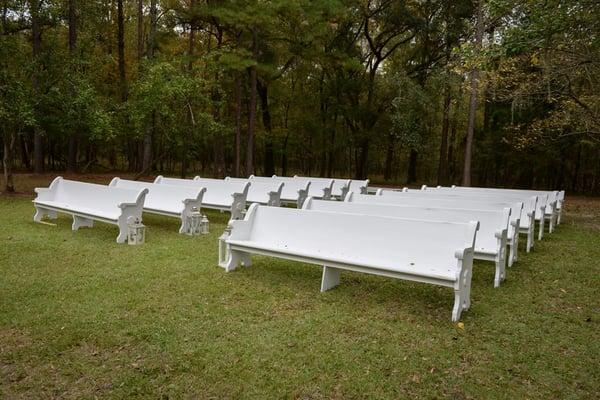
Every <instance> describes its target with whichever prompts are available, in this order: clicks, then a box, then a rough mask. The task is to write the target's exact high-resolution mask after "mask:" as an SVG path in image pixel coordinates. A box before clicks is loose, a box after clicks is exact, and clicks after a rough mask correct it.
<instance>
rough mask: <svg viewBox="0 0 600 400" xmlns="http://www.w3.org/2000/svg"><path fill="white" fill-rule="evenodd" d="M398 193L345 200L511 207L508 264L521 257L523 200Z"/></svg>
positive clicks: (431, 205)
mask: <svg viewBox="0 0 600 400" xmlns="http://www.w3.org/2000/svg"><path fill="white" fill-rule="evenodd" d="M401 195H402V193H398V194H397V195H390V194H388V195H385V196H384V195H369V194H356V193H352V192H351V193H348V194H347V195H346V198H345V201H348V202H356V203H371V204H392V205H394V204H395V205H398V204H400V205H405V206H419V207H433V208H467V209H472V210H503V209H504V208H506V207H508V208H510V224H509V228H508V246H509V249H510V251H509V255H508V265H509V266H512V265H513V264H514V263H515V262H516V261H517V260H518V257H519V252H518V249H519V229H518V227H519V225H520V222H521V215H522V212H523V202H518V201H500V200H498V201H489V200H469V199H464V198H458V199H457V198H444V199H443V198H433V197H431V198H427V197H420V198H411V197H410V196H401Z"/></svg>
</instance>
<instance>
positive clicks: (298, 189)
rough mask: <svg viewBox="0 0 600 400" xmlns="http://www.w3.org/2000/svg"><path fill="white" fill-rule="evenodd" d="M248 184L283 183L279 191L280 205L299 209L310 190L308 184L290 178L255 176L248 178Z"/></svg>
mask: <svg viewBox="0 0 600 400" xmlns="http://www.w3.org/2000/svg"><path fill="white" fill-rule="evenodd" d="M248 180H249V181H250V182H252V181H254V182H266V183H271V184H273V183H274V182H276V183H283V189H282V190H281V203H282V204H294V205H295V206H296V208H301V207H302V203H304V200H306V197H308V190H309V189H310V186H311V185H310V182H306V181H300V180H294V179H292V178H287V179H280V178H277V179H275V178H273V177H266V176H255V175H250V176H249V177H248Z"/></svg>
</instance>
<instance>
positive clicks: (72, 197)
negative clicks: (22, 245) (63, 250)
mask: <svg viewBox="0 0 600 400" xmlns="http://www.w3.org/2000/svg"><path fill="white" fill-rule="evenodd" d="M35 192H36V193H37V197H36V198H35V200H33V204H34V206H35V210H36V212H35V215H34V216H33V220H34V221H35V222H40V221H41V220H42V218H44V217H48V218H50V219H55V218H56V216H57V212H61V213H64V214H69V215H72V216H73V225H72V226H71V228H72V229H73V230H74V231H76V230H78V229H79V228H81V227H90V228H91V227H92V226H93V225H94V221H101V222H106V223H108V224H113V225H117V226H118V227H119V235H118V236H117V243H124V242H125V241H126V240H127V234H128V225H127V219H128V218H129V217H133V218H138V219H139V220H140V221H141V219H142V210H143V206H144V199H145V197H146V194H147V193H148V189H136V190H134V189H123V188H115V187H109V186H105V185H97V184H94V183H85V182H77V181H71V180H67V179H63V178H62V177H60V176H59V177H57V178H55V179H54V180H53V181H52V183H51V184H50V186H49V187H48V188H36V189H35Z"/></svg>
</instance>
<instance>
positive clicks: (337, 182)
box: [294, 175, 352, 199]
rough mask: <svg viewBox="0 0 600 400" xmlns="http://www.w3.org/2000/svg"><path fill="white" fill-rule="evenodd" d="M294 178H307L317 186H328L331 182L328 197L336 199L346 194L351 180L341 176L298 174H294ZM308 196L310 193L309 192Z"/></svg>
mask: <svg viewBox="0 0 600 400" xmlns="http://www.w3.org/2000/svg"><path fill="white" fill-rule="evenodd" d="M294 179H302V180H305V181H306V180H308V181H309V182H311V185H312V186H319V187H328V186H329V185H330V184H331V182H333V185H332V186H331V193H330V194H329V197H330V198H331V197H335V198H337V199H343V198H344V196H345V195H346V193H348V192H349V191H350V184H351V182H352V181H351V180H350V179H342V178H315V177H312V176H298V175H294ZM309 197H310V194H309Z"/></svg>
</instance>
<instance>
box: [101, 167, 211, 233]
mask: <svg viewBox="0 0 600 400" xmlns="http://www.w3.org/2000/svg"><path fill="white" fill-rule="evenodd" d="M108 186H111V187H119V188H124V189H134V190H143V189H147V190H148V194H147V195H146V200H145V201H144V211H145V212H148V213H151V214H158V215H164V216H167V217H175V218H179V219H180V220H181V225H180V227H179V233H185V232H186V231H187V228H188V222H189V216H190V215H191V213H192V212H193V210H194V208H195V209H197V210H198V211H201V209H202V196H203V195H204V192H206V189H205V188H203V187H192V186H189V187H188V186H181V185H180V186H177V185H165V184H163V185H159V184H156V183H152V182H141V181H132V180H128V179H121V178H118V177H115V178H113V180H112V181H110V183H109V184H108Z"/></svg>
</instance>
